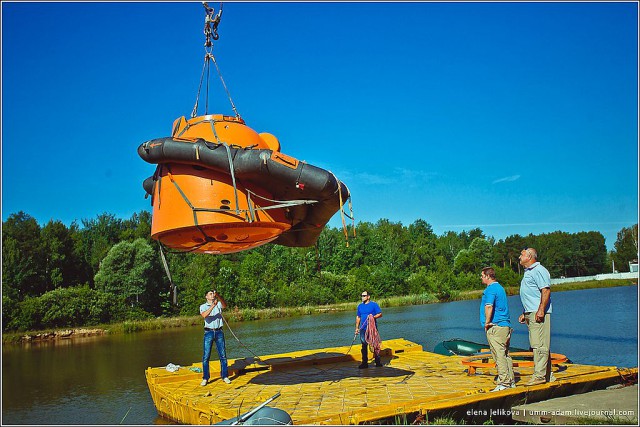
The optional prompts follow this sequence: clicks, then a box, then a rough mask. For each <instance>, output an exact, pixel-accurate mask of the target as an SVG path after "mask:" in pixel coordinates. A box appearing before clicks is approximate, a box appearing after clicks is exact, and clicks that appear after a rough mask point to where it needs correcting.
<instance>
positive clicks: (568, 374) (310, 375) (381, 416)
mask: <svg viewBox="0 0 640 427" xmlns="http://www.w3.org/2000/svg"><path fill="white" fill-rule="evenodd" d="M381 356H382V357H381V358H382V362H383V364H384V366H383V367H375V366H374V365H373V364H370V365H369V368H368V369H358V366H357V365H358V363H359V358H360V345H358V343H356V345H353V346H352V347H349V346H345V347H332V348H323V349H314V350H303V351H295V352H291V353H283V354H273V355H268V356H261V357H260V359H259V360H256V358H244V359H230V360H229V374H230V378H231V380H232V383H231V384H226V383H224V382H222V381H221V380H220V377H219V363H218V361H217V360H216V361H212V362H211V363H210V367H211V377H212V381H211V382H209V384H208V385H206V386H204V387H202V386H200V381H201V380H202V374H201V373H197V372H193V371H192V370H190V368H201V367H202V363H194V364H193V365H191V366H183V367H180V369H179V370H178V371H176V372H169V371H168V370H167V369H166V368H165V367H156V368H148V369H147V370H146V372H145V374H146V378H147V383H148V385H149V391H150V392H151V397H152V398H153V403H154V404H155V406H156V409H157V410H158V413H159V414H160V415H161V416H162V417H165V418H168V419H170V420H173V421H176V422H179V423H184V424H215V423H217V422H219V421H222V420H227V419H230V418H233V417H235V416H237V415H239V414H241V413H244V412H247V411H249V410H251V409H252V408H254V407H256V406H258V405H260V404H261V403H263V402H264V401H266V400H267V399H269V398H270V397H272V396H274V395H275V394H276V393H280V397H279V398H277V399H275V400H274V401H272V402H271V403H270V404H269V406H271V407H275V408H280V409H282V410H284V411H286V412H287V413H289V415H290V416H291V418H292V419H293V423H294V424H334V425H336V424H360V423H364V422H375V421H382V420H385V419H391V420H392V421H393V420H394V418H395V419H396V421H397V422H400V423H405V422H406V420H407V417H411V418H413V417H416V416H426V417H427V418H430V417H431V414H433V413H442V412H443V411H448V413H449V414H454V413H458V414H460V413H462V414H463V415H464V414H466V415H473V414H479V415H485V416H486V415H488V416H487V418H491V415H494V416H493V417H492V418H494V419H496V418H499V417H500V416H501V415H503V416H504V415H505V414H508V413H509V412H510V410H511V407H512V406H515V405H517V404H521V403H523V402H527V403H531V402H537V401H540V400H544V399H549V398H553V397H560V396H566V395H571V394H577V393H583V392H586V391H591V390H594V389H601V388H605V387H607V386H609V385H611V384H614V383H620V382H624V381H625V380H628V379H629V378H635V379H636V380H637V373H638V369H637V367H636V368H631V369H619V368H616V367H606V366H590V365H577V364H569V363H567V364H560V365H556V366H554V375H555V377H556V378H557V380H556V381H555V382H553V383H547V384H541V385H537V386H532V387H527V386H524V384H525V383H526V382H527V381H528V380H529V378H530V376H531V374H532V369H533V368H530V367H517V368H515V371H516V385H517V387H516V388H512V389H507V390H504V391H499V392H492V393H490V390H492V389H493V388H494V387H495V383H494V376H495V374H496V370H495V368H490V369H489V368H481V369H478V370H477V371H476V372H475V374H474V375H469V373H468V368H467V367H466V366H464V365H463V364H462V363H461V360H462V359H463V358H462V357H458V356H441V355H439V354H435V353H430V352H426V351H423V349H422V346H420V345H418V344H416V343H413V342H411V341H407V340H405V339H402V338H400V339H393V340H388V341H383V342H382V352H381ZM396 417H397V418H396Z"/></svg>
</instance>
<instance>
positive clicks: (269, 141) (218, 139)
mask: <svg viewBox="0 0 640 427" xmlns="http://www.w3.org/2000/svg"><path fill="white" fill-rule="evenodd" d="M138 154H139V155H140V156H141V157H142V158H143V159H144V160H145V161H147V162H149V163H155V164H157V165H158V166H157V169H156V172H155V173H154V175H153V176H152V177H149V178H147V179H146V180H145V182H144V183H143V187H144V188H145V190H146V192H147V194H148V195H151V205H152V207H153V218H152V225H151V237H152V238H154V239H156V240H158V241H160V242H161V243H162V244H163V245H165V246H167V247H169V248H172V249H175V250H178V251H193V252H200V253H209V254H225V253H233V252H239V251H243V250H247V249H251V248H254V247H257V246H260V245H263V244H266V243H269V242H274V243H278V244H282V245H286V246H310V245H313V244H314V243H315V242H316V241H317V238H318V236H319V234H320V232H321V231H322V228H323V227H324V226H325V225H326V223H327V222H328V221H329V219H330V218H331V216H333V214H334V213H335V212H336V211H337V210H338V209H340V208H341V206H342V205H343V204H344V203H345V201H346V200H347V199H348V198H349V190H348V189H347V187H346V185H344V184H343V183H342V182H340V181H338V179H337V178H336V177H335V176H334V175H333V174H332V173H331V172H328V171H324V170H322V169H320V168H316V167H315V166H312V165H309V164H307V163H304V162H300V161H298V160H296V159H294V158H292V157H290V156H287V155H285V154H283V153H280V143H279V142H278V140H277V138H276V137H275V136H273V135H271V134H268V133H261V134H258V133H257V132H255V131H254V130H253V129H251V128H249V127H248V126H246V125H245V124H244V121H243V120H242V119H241V118H239V117H232V116H223V115H206V116H199V117H194V118H192V119H190V120H186V119H185V118H184V117H181V118H179V119H177V120H176V121H175V122H174V125H173V131H172V136H171V137H170V138H159V139H154V140H150V141H147V142H145V143H143V144H141V145H140V146H139V147H138Z"/></svg>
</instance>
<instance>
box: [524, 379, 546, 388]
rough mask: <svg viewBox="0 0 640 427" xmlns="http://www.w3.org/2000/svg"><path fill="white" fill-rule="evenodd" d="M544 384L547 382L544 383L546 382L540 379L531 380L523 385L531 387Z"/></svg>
mask: <svg viewBox="0 0 640 427" xmlns="http://www.w3.org/2000/svg"><path fill="white" fill-rule="evenodd" d="M546 382H547V381H546V380H544V379H542V378H531V379H530V380H529V382H528V383H526V384H525V385H526V386H532V385H539V384H544V383H546Z"/></svg>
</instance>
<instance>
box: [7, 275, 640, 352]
mask: <svg viewBox="0 0 640 427" xmlns="http://www.w3.org/2000/svg"><path fill="white" fill-rule="evenodd" d="M631 285H636V286H637V281H632V280H628V279H617V280H592V281H588V282H577V283H565V284H558V285H553V286H552V292H563V291H573V290H580V289H592V288H609V287H616V286H631ZM482 291H483V290H482V289H476V290H470V291H462V292H456V293H454V294H452V295H451V296H450V297H449V298H448V299H446V300H441V299H438V298H437V297H436V296H435V295H434V294H430V293H424V294H420V295H406V296H397V297H389V298H381V299H375V301H376V302H377V303H378V304H380V306H381V307H383V308H384V307H399V306H408V305H420V304H433V303H439V302H449V301H462V300H473V299H479V298H480V297H481V295H482ZM506 291H507V294H508V295H517V294H518V292H519V288H518V287H507V288H506ZM358 304H359V303H358V302H347V303H340V304H329V305H322V306H310V305H306V306H302V307H281V308H266V309H252V308H244V309H241V308H238V307H234V308H230V309H227V310H226V311H225V318H226V319H227V321H229V322H232V323H233V322H243V321H248V320H258V319H276V318H282V317H292V316H301V315H309V314H317V313H325V312H341V311H353V312H355V310H356V307H357V305H358ZM201 323H202V318H201V317H200V316H197V315H196V316H182V317H171V318H154V319H147V320H137V321H125V322H122V323H114V324H109V325H95V326H91V327H90V328H91V329H89V331H94V332H95V331H97V332H95V333H94V334H104V333H108V334H122V333H133V332H139V331H146V330H153V329H168V328H181V327H188V326H196V325H200V324H201ZM87 330H88V329H84V328H83V329H80V328H76V329H70V328H65V329H59V330H52V329H49V330H45V331H29V332H15V333H3V334H2V344H3V345H4V344H17V343H21V342H23V341H32V340H51V339H58V338H62V337H65V338H68V337H70V336H80V335H87V334H88V333H87V332H86V331H87Z"/></svg>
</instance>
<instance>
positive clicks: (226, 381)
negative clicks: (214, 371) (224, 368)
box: [222, 377, 231, 384]
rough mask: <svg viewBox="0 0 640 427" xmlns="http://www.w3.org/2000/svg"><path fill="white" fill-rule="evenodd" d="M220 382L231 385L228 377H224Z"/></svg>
mask: <svg viewBox="0 0 640 427" xmlns="http://www.w3.org/2000/svg"><path fill="white" fill-rule="evenodd" d="M222 381H224V382H225V383H227V384H231V380H230V379H229V377H224V378H223V379H222Z"/></svg>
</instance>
